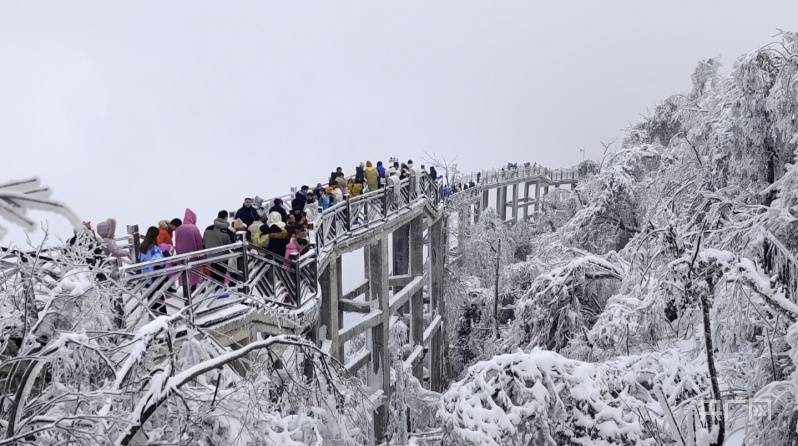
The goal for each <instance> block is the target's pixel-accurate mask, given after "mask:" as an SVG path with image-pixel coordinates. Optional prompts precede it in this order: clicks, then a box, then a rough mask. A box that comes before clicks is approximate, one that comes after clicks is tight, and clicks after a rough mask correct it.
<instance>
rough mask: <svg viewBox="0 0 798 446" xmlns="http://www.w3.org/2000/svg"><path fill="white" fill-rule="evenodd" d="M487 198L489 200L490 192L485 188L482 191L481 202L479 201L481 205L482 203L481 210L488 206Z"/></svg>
mask: <svg viewBox="0 0 798 446" xmlns="http://www.w3.org/2000/svg"><path fill="white" fill-rule="evenodd" d="M489 200H490V192H489V191H488V190H487V189H486V190H484V191H482V203H481V205H482V210H483V211H484V210H485V209H487V208H488V201H489Z"/></svg>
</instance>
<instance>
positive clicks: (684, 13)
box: [0, 0, 798, 243]
mask: <svg viewBox="0 0 798 446" xmlns="http://www.w3.org/2000/svg"><path fill="white" fill-rule="evenodd" d="M45 3H47V4H46V5H45ZM797 18H798V1H795V0H791V1H779V2H767V1H756V2H754V1H736V2H729V1H700V2H699V1H673V0H669V1H660V2H656V3H655V2H644V1H624V2H599V1H583V2H539V1H501V2H488V1H463V0H460V1H450V2H431V1H401V2H387V1H361V2H343V1H334V2H333V1H325V2H305V1H303V2H265V1H253V2H235V6H232V5H231V3H224V4H222V3H219V2H206V1H182V2H181V1H170V2H144V1H139V2H126V3H125V4H124V5H123V4H122V3H121V2H107V1H96V2H89V1H83V2H62V1H51V2H13V1H6V2H2V3H0V153H2V158H0V163H2V166H3V167H2V169H0V172H2V175H0V181H2V180H4V179H10V178H18V177H23V176H31V175H37V176H40V177H41V178H42V180H43V182H44V183H45V184H47V185H49V186H51V187H52V189H53V190H54V197H55V198H57V199H59V200H61V201H63V202H65V203H67V204H69V205H70V206H72V208H73V209H74V210H75V211H76V212H77V213H78V214H80V215H81V216H82V217H83V218H85V219H90V220H93V221H95V222H96V221H99V220H102V219H104V218H105V217H107V216H115V217H117V218H118V219H119V220H120V227H124V224H126V223H133V222H136V223H139V224H140V225H142V226H143V227H145V228H146V226H148V225H151V224H154V223H155V222H157V220H159V219H161V218H171V217H175V216H180V217H182V214H183V209H184V208H185V207H186V206H190V207H192V208H194V209H195V210H196V211H197V213H198V214H199V218H200V223H202V224H203V225H205V224H209V223H210V221H211V220H212V217H213V216H215V212H216V211H217V210H218V209H220V208H233V207H236V206H238V205H239V204H240V202H241V198H242V197H243V196H245V195H255V194H259V195H261V196H263V197H267V196H273V195H277V194H281V193H283V192H285V191H287V189H288V187H289V186H291V185H298V184H301V183H310V182H315V181H317V180H319V179H321V178H325V177H326V176H327V175H328V173H329V172H330V171H331V170H333V169H334V168H335V167H336V166H338V165H341V166H343V167H344V168H345V170H346V171H347V172H351V171H352V170H353V166H354V165H355V164H356V163H357V162H359V161H361V160H366V159H370V160H372V161H376V160H378V159H382V160H387V158H388V157H389V156H399V157H400V158H402V159H403V160H404V159H407V158H413V159H414V160H417V162H418V160H420V159H421V158H422V157H421V154H422V153H423V152H424V151H425V150H426V151H431V152H437V153H439V154H441V155H444V156H446V157H449V158H456V159H457V160H458V161H459V164H460V166H461V168H463V169H464V170H471V169H478V168H482V167H492V166H498V165H500V164H502V163H505V162H507V161H511V160H513V161H526V160H529V161H535V162H538V163H542V164H546V165H550V166H552V167H558V166H567V165H571V164H573V163H575V162H577V161H579V160H580V159H581V155H580V153H579V149H580V148H584V149H585V150H586V151H587V154H588V156H594V157H595V156H597V155H598V154H599V153H600V150H601V146H600V144H599V142H600V141H602V140H605V141H606V140H610V139H612V138H613V137H614V136H615V135H617V134H618V131H619V130H620V129H621V128H623V127H626V126H627V125H628V124H629V123H631V122H634V121H636V120H637V119H638V118H639V115H640V114H641V113H645V112H646V110H647V109H652V108H653V107H654V106H655V105H656V103H657V102H658V101H659V100H661V99H663V98H664V97H666V96H667V95H669V94H672V93H677V92H686V91H688V90H689V88H690V74H691V72H692V70H693V67H694V66H695V64H696V62H697V61H698V60H699V59H702V58H707V57H720V58H721V60H722V62H723V63H724V64H725V65H726V67H727V69H728V67H729V66H731V64H732V63H733V62H734V59H735V58H736V57H737V56H739V55H740V54H742V53H744V52H747V51H751V50H753V49H755V48H757V47H758V46H760V45H762V44H765V43H767V42H769V41H771V40H772V36H773V35H774V34H775V33H776V32H777V29H779V28H781V29H786V30H793V31H794V30H796V28H797V27H796V26H795V25H796V20H798V19H797ZM36 215H39V214H36ZM51 224H52V225H55V227H58V228H63V227H64V225H63V222H52V223H51ZM15 234H16V235H15ZM18 234H19V231H17V232H16V233H15V232H12V234H11V235H10V236H9V237H8V238H7V239H6V240H4V242H6V243H7V242H9V241H10V240H14V239H15V237H18Z"/></svg>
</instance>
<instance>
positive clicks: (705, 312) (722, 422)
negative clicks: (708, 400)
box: [700, 278, 726, 446]
mask: <svg viewBox="0 0 798 446" xmlns="http://www.w3.org/2000/svg"><path fill="white" fill-rule="evenodd" d="M707 285H709V293H701V296H700V300H701V314H702V316H703V318H704V349H705V350H706V352H707V368H708V369H709V379H710V382H711V383H712V396H713V398H714V400H715V403H716V404H717V409H718V410H719V412H718V413H717V414H716V415H717V419H716V420H712V422H713V423H717V424H718V436H717V438H716V439H715V441H714V442H712V443H711V444H712V445H713V446H720V445H722V444H723V437H724V435H725V430H726V416H725V413H724V412H725V411H724V409H723V398H722V397H721V395H720V386H719V385H718V370H717V369H716V368H715V353H714V349H713V346H712V325H711V323H710V320H709V309H710V303H709V299H710V298H711V296H712V295H713V294H714V290H715V284H714V283H713V282H712V279H711V278H707ZM707 421H708V423H707V427H709V428H711V427H712V424H710V423H709V421H710V420H707Z"/></svg>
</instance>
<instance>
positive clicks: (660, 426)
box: [438, 349, 707, 445]
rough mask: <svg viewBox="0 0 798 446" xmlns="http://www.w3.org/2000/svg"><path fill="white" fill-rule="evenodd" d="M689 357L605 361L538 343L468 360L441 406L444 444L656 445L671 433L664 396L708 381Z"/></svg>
mask: <svg viewBox="0 0 798 446" xmlns="http://www.w3.org/2000/svg"><path fill="white" fill-rule="evenodd" d="M688 360H689V358H684V357H681V356H680V355H679V354H678V353H677V352H676V351H666V352H663V353H650V354H646V355H641V356H629V357H624V358H620V359H618V360H614V361H608V362H603V363H586V362H580V361H576V360H572V359H568V358H565V357H562V356H560V355H558V354H556V353H553V352H548V351H543V350H538V349H535V350H533V351H531V352H529V353H521V352H518V353H512V354H504V355H498V356H495V357H494V358H492V359H491V360H488V361H482V362H479V363H477V364H475V365H473V366H471V367H470V368H469V370H468V373H467V375H466V376H465V377H464V378H463V379H462V380H460V381H458V382H455V383H453V384H452V386H451V387H450V388H449V389H448V390H447V391H446V392H445V393H444V395H443V400H442V401H441V407H440V410H439V412H438V413H439V416H440V417H441V418H442V420H443V423H444V429H445V431H446V433H447V436H446V438H445V440H446V444H474V445H477V444H479V445H507V444H519V445H521V444H537V445H592V444H598V445H628V444H643V445H645V444H651V445H653V444H657V443H656V440H655V437H657V436H658V437H659V438H663V439H666V438H670V439H673V437H671V433H670V432H669V430H668V429H667V428H666V427H665V422H664V418H663V417H661V415H662V414H663V413H664V411H665V410H666V409H665V408H664V407H662V406H661V404H665V402H666V401H667V405H668V406H669V407H676V406H678V405H680V404H681V403H682V402H684V401H687V400H689V399H690V398H693V397H695V396H696V395H698V394H700V393H701V392H703V391H704V389H705V388H706V386H707V382H706V377H705V376H704V372H703V370H702V369H701V368H700V367H696V366H692V365H689V361H688ZM686 364H687V365H686ZM662 395H666V397H665V398H663V397H662ZM656 414H659V415H660V416H659V417H658V416H657V415H656Z"/></svg>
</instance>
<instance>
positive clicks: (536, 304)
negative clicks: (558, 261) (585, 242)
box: [510, 256, 623, 350]
mask: <svg viewBox="0 0 798 446" xmlns="http://www.w3.org/2000/svg"><path fill="white" fill-rule="evenodd" d="M622 276H623V270H622V269H621V268H619V267H618V266H616V265H615V264H613V263H611V262H609V261H607V260H605V259H603V258H601V257H597V256H585V257H578V258H576V259H574V260H572V261H571V262H569V263H568V264H566V265H564V266H561V267H558V268H555V269H553V270H551V271H549V272H547V273H545V274H542V275H540V276H538V278H537V279H535V281H534V282H533V284H532V286H531V288H530V290H529V291H528V292H527V295H526V296H525V297H524V298H522V299H521V300H519V301H518V303H517V304H516V309H515V316H516V318H515V321H514V323H513V328H512V337H511V340H510V342H511V345H515V346H518V347H522V348H523V347H526V346H534V345H540V346H543V347H546V348H547V349H549V350H559V349H562V348H564V347H566V346H567V345H568V343H569V342H570V341H571V340H572V339H574V338H581V337H583V336H584V335H585V333H586V332H587V330H589V329H590V327H592V326H593V323H594V322H595V320H596V318H597V317H598V316H599V315H600V314H601V312H602V311H603V310H604V305H605V304H606V300H607V298H608V297H609V296H611V295H612V294H613V292H614V290H615V287H616V285H617V282H618V281H620V280H621V278H622Z"/></svg>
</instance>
